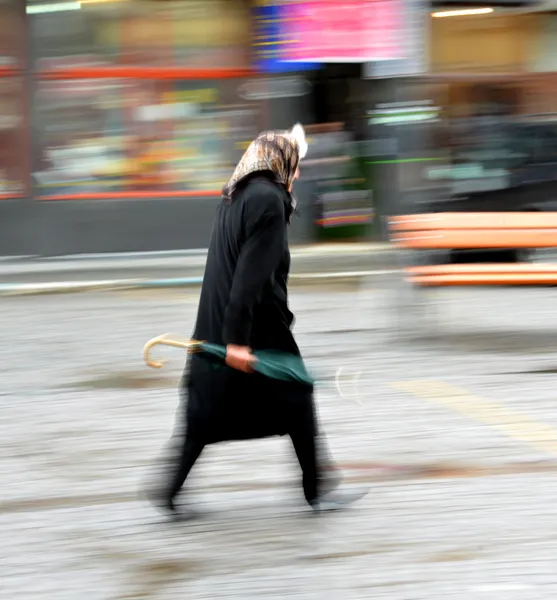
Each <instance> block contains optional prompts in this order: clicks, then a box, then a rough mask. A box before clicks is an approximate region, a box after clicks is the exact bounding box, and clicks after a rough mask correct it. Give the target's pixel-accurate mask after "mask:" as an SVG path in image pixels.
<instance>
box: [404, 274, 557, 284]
mask: <svg viewBox="0 0 557 600" xmlns="http://www.w3.org/2000/svg"><path fill="white" fill-rule="evenodd" d="M408 280H409V281H410V282H411V283H414V284H416V285H421V286H428V287H441V286H447V287H448V286H474V285H477V286H488V285H557V273H531V274H529V275H526V274H521V273H516V274H512V273H507V274H485V275H466V274H455V275H427V276H410V277H409V278H408Z"/></svg>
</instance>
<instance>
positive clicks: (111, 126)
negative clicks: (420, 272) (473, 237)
mask: <svg viewBox="0 0 557 600" xmlns="http://www.w3.org/2000/svg"><path fill="white" fill-rule="evenodd" d="M554 8H555V9H557V5H554V4H553V3H552V1H536V2H532V1H526V2H513V1H505V0H503V1H500V2H497V3H495V4H488V5H486V4H484V3H480V2H478V1H473V2H467V3H463V2H452V1H446V2H439V3H437V2H436V3H434V4H430V3H428V2H424V0H368V1H364V0H361V1H359V2H356V1H351V2H340V1H336V2H332V1H330V0H321V1H316V0H314V1H312V2H303V1H301V0H281V1H279V0H276V1H256V0H252V1H250V0H82V1H80V2H77V1H76V2H72V1H62V0H59V1H55V0H52V1H48V0H28V1H27V2H24V1H22V0H1V1H0V11H1V18H0V103H1V109H0V115H1V120H0V198H1V199H2V202H0V255H4V256H9V255H12V256H13V255H41V256H49V255H67V254H80V253H98V252H118V251H125V252H135V251H148V250H176V249H188V248H203V247H205V246H206V244H207V239H208V235H209V231H210V226H211V219H212V215H213V211H214V207H215V205H216V203H217V202H218V198H219V194H220V189H221V187H222V185H223V183H224V182H225V181H226V180H227V178H228V176H229V174H230V172H231V170H232V168H233V166H234V164H235V162H236V161H237V160H238V158H239V157H240V156H241V154H242V152H243V150H244V149H245V147H246V145H247V144H248V143H249V141H250V140H251V139H252V138H253V137H254V136H255V135H256V134H257V133H258V132H259V131H261V130H264V129H268V128H277V127H278V128H284V127H290V126H292V124H293V123H295V122H296V121H300V122H302V123H303V124H304V125H305V126H306V127H307V129H308V133H309V134H310V138H311V145H310V148H311V151H310V155H309V157H308V164H307V166H306V168H305V169H304V172H303V178H302V181H301V183H300V185H299V189H298V195H299V196H300V200H301V203H302V206H303V207H304V209H305V210H303V211H302V214H303V217H302V218H301V219H299V220H298V221H297V223H296V225H295V227H294V230H293V241H294V242H298V243H311V242H314V241H320V240H321V241H322V240H332V239H334V240H366V241H370V240H371V241H374V240H376V241H377V240H381V239H384V237H385V233H384V228H383V227H382V226H381V216H382V215H388V214H393V213H395V212H398V211H400V210H404V211H405V212H409V211H410V212H411V211H413V210H418V211H421V212H423V211H426V210H453V209H454V210H464V209H471V210H472V209H473V210H485V209H486V207H488V208H489V209H493V210H516V209H517V208H522V209H524V207H527V210H546V209H551V203H552V202H553V195H554V194H553V190H554V181H555V180H556V179H557V176H556V175H555V174H556V173H557V171H556V166H557V158H556V154H555V153H556V151H557V129H556V127H555V122H554V115H555V114H557V105H555V106H554V104H555V102H557V101H556V100H555V98H556V94H555V92H556V91H557V77H556V74H555V70H556V69H557V58H556V57H557V53H556V52H555V45H556V44H557V41H556V40H557V37H556V32H557V12H556V13H554V12H552V10H553V9H554ZM339 23H341V25H340V26H338V24H339ZM325 159H326V160H325ZM416 207H418V208H416Z"/></svg>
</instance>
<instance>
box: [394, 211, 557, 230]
mask: <svg viewBox="0 0 557 600" xmlns="http://www.w3.org/2000/svg"><path fill="white" fill-rule="evenodd" d="M389 226H390V228H391V230H392V231H428V230H432V229H433V230H437V229H454V230H462V229H465V230H468V229H550V228H557V212H509V213H426V214H421V215H403V216H399V217H392V218H391V219H390V220H389Z"/></svg>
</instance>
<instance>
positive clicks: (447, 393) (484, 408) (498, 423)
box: [389, 380, 557, 455]
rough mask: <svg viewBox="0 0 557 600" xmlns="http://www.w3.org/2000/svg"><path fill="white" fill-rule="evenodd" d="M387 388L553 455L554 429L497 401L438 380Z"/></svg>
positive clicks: (556, 441)
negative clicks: (453, 412) (488, 427)
mask: <svg viewBox="0 0 557 600" xmlns="http://www.w3.org/2000/svg"><path fill="white" fill-rule="evenodd" d="M389 385H390V387H392V388H395V389H397V390H400V391H403V392H406V393H408V394H410V395H412V396H416V397H418V398H422V399H424V400H427V401H428V402H431V403H432V404H438V405H440V406H444V407H445V408H450V409H452V410H454V411H456V412H458V413H460V414H462V415H465V416H467V417H469V418H471V419H474V420H475V421H478V422H480V423H483V424H485V425H489V426H490V427H493V428H495V429H498V430H500V431H502V432H503V433H505V434H506V435H507V436H509V437H510V438H513V439H516V440H520V441H521V442H525V443H527V444H529V445H530V446H531V447H533V448H535V449H537V450H541V451H542V452H546V453H548V454H554V455H557V429H556V428H554V427H551V426H550V425H547V424H545V423H541V422H539V421H534V420H532V419H530V418H529V417H528V416H527V415H525V414H523V413H520V412H516V411H513V410H511V409H509V408H507V407H505V406H503V405H502V404H499V403H498V402H493V401H492V400H486V399H484V398H480V397H479V396H474V395H473V394H470V393H469V392H467V391H466V390H464V389H461V388H458V387H455V386H452V385H449V384H446V383H443V382H441V381H428V380H419V381H399V382H394V383H391V384H389Z"/></svg>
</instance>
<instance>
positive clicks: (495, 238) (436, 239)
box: [392, 227, 557, 250]
mask: <svg viewBox="0 0 557 600" xmlns="http://www.w3.org/2000/svg"><path fill="white" fill-rule="evenodd" d="M392 239H393V242H394V243H395V244H396V245H397V246H399V247H401V248H413V249H420V250H428V249H429V250H435V249H451V248H476V249H480V248H482V249H483V248H555V247H557V227H556V228H555V229H524V228H523V229H513V230H500V229H480V230H476V231H473V230H465V231H462V230H441V231H430V232H428V231H423V232H417V233H415V234H414V233H413V232H401V233H396V234H394V235H393V236H392Z"/></svg>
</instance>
